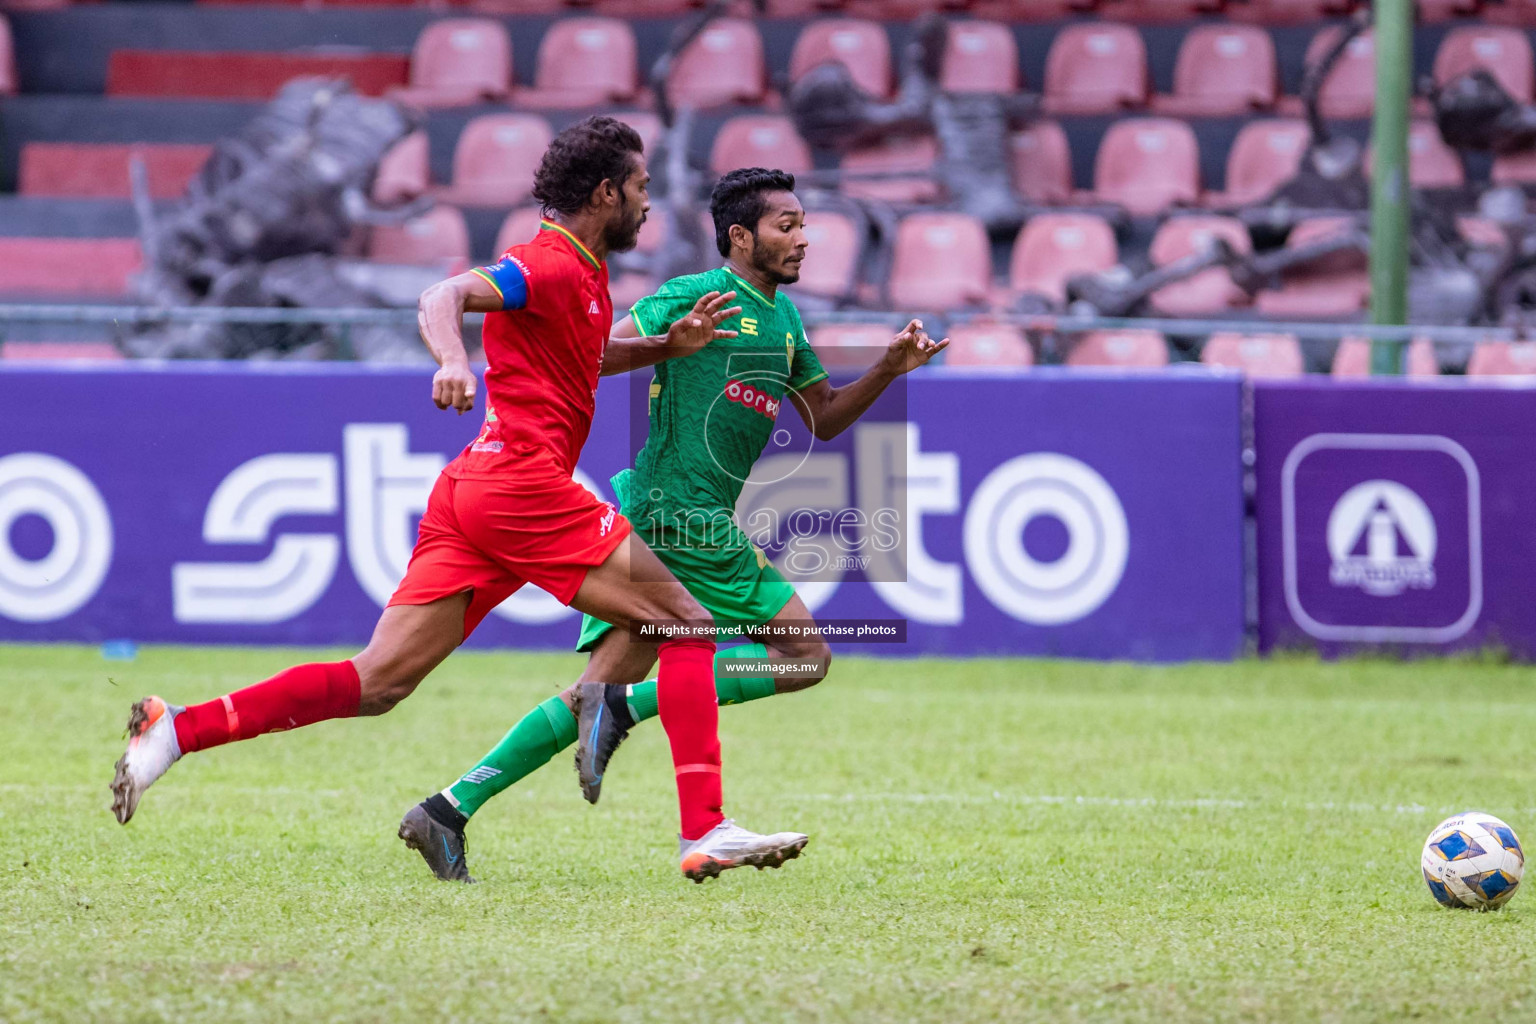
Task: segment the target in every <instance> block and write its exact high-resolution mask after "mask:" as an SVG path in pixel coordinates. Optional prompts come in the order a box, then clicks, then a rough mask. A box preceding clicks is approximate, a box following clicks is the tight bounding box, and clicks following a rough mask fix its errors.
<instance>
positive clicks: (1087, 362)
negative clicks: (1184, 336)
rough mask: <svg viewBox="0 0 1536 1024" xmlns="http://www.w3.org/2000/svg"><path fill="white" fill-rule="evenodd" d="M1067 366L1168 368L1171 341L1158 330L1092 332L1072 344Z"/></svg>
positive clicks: (1068, 353)
mask: <svg viewBox="0 0 1536 1024" xmlns="http://www.w3.org/2000/svg"><path fill="white" fill-rule="evenodd" d="M1065 361H1066V364H1067V365H1068V366H1113V367H1119V368H1121V369H1126V370H1131V369H1148V370H1155V369H1158V368H1160V367H1163V366H1167V365H1168V342H1167V341H1166V340H1164V338H1163V336H1162V334H1161V333H1160V332H1158V331H1148V330H1128V331H1089V332H1087V333H1086V334H1083V335H1082V336H1080V337H1079V338H1078V339H1077V340H1076V341H1074V342H1071V343H1070V347H1069V348H1068V349H1067V358H1066V360H1065Z"/></svg>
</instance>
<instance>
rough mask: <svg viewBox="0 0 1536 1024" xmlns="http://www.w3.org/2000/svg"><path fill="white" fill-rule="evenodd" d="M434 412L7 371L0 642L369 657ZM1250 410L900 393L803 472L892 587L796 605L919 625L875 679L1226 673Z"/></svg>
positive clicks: (435, 435)
mask: <svg viewBox="0 0 1536 1024" xmlns="http://www.w3.org/2000/svg"><path fill="white" fill-rule="evenodd" d="M429 393H430V392H429V374H428V373H427V372H425V371H423V370H421V369H417V368H411V369H405V368H367V367H359V366H352V365H347V366H341V365H296V364H295V365H273V364H265V365H256V364H242V365H210V364H178V365H170V366H158V367H156V366H147V365H127V366H122V367H112V368H94V367H90V368H79V369H73V368H60V367H35V368H33V367H6V368H4V369H3V370H0V640H14V641H26V640H36V641H44V640H49V641H51V640H76V641H106V640H113V639H129V640H135V641H150V642H184V643H210V642H211V643H296V644H321V643H324V644H331V643H337V644H359V643H362V642H363V641H365V640H366V639H367V637H368V635H369V632H370V630H371V628H372V626H373V624H374V622H375V620H376V619H377V617H378V615H379V610H380V608H381V607H382V605H383V604H384V602H385V601H386V600H387V599H388V597H389V595H390V593H391V592H392V590H393V588H394V586H395V584H396V583H397V582H398V580H399V579H400V577H401V575H402V574H403V572H404V570H405V566H406V561H407V559H408V557H409V555H410V551H411V546H412V544H413V542H414V538H415V529H416V523H417V521H418V519H419V517H420V514H421V511H422V509H423V508H424V505H425V501H426V496H427V493H428V491H429V490H430V486H431V483H432V481H433V479H434V478H435V477H436V475H437V473H438V471H439V470H440V469H441V467H442V466H443V465H444V463H445V462H446V461H447V460H448V459H449V458H451V457H452V456H453V455H454V454H456V453H457V452H458V451H459V450H460V449H461V448H462V446H463V445H464V444H465V443H466V442H468V441H469V440H471V439H472V438H473V436H474V434H475V432H476V430H477V428H478V425H479V419H478V415H475V416H466V417H463V418H460V417H458V416H455V415H453V414H451V413H444V412H439V411H438V410H437V409H435V408H434V407H433V406H432V404H431V402H430V400H429ZM642 393H643V389H642ZM630 394H631V392H630V391H629V390H627V389H626V388H625V386H624V384H623V382H622V379H616V380H612V381H605V382H604V384H603V386H602V388H601V389H600V391H599V396H598V415H597V419H596V422H595V424H594V428H593V431H592V436H591V439H590V440H589V442H588V444H587V448H586V451H585V453H584V454H583V457H582V460H581V465H580V469H579V471H578V474H577V477H578V479H579V480H581V481H582V482H583V483H584V484H586V485H587V486H588V487H590V488H592V489H593V490H595V491H596V492H598V493H599V494H600V495H601V496H603V497H604V498H611V497H612V494H611V489H610V486H609V483H608V478H609V476H610V475H611V474H612V473H614V472H615V471H617V470H619V469H621V468H623V467H625V466H627V465H628V464H629V462H630V459H631V458H632V457H633V454H634V451H635V447H636V445H637V444H638V442H639V438H638V437H637V436H636V434H635V430H634V427H633V423H632V417H631V416H630ZM1241 406H1242V399H1241V386H1240V384H1239V382H1238V380H1237V379H1236V378H1235V377H1231V376H1223V375H1219V374H1203V373H1195V374H1190V375H1188V376H1185V375H1158V376H1137V375H1129V376H1123V375H1113V374H1106V375H1096V374H1083V373H1066V372H1054V371H1050V370H1036V371H1030V372H1028V373H1023V374H1016V375H1008V376H994V375H979V374H978V375H969V374H964V373H960V372H936V371H929V372H925V373H922V374H918V375H914V376H913V377H912V378H907V379H906V381H905V391H904V395H903V402H902V405H901V410H902V411H901V413H900V415H899V417H897V418H895V419H894V420H893V419H892V418H891V417H886V418H884V419H879V418H874V417H871V418H870V419H869V420H868V421H867V422H866V421H861V422H860V423H859V424H856V425H855V426H854V427H853V428H852V429H850V430H849V431H847V432H846V434H845V435H844V437H843V438H841V439H840V440H839V443H837V444H833V445H830V446H827V447H826V448H825V450H823V451H819V452H818V453H817V459H816V460H813V461H812V462H811V463H806V464H807V465H813V468H814V473H812V474H811V475H812V476H813V477H814V478H815V481H816V486H817V488H819V490H817V491H816V493H818V494H820V495H821V498H820V499H818V500H821V501H823V506H822V507H827V506H833V507H835V506H837V505H839V504H846V503H848V502H850V501H853V500H856V499H857V500H862V498H860V497H859V496H861V495H867V494H874V495H877V496H881V497H882V500H884V501H885V502H886V503H887V504H889V503H891V502H894V503H895V504H897V505H899V506H900V507H901V509H902V515H903V516H904V519H903V520H902V521H903V523H904V532H905V543H904V546H903V548H902V555H901V565H899V566H898V568H899V572H897V573H895V574H894V575H892V574H891V573H890V572H885V573H884V574H883V575H882V574H880V573H876V572H873V571H870V570H869V569H868V568H867V563H868V561H869V560H868V559H864V560H862V561H858V560H856V561H854V562H851V563H849V565H848V567H847V571H844V572H840V573H836V574H833V575H831V576H829V577H826V578H820V579H818V580H817V581H816V582H814V583H809V584H805V585H802V586H801V588H800V590H801V595H802V597H803V598H804V599H805V601H806V603H807V604H808V605H809V606H810V607H811V609H812V611H813V612H815V614H816V615H817V617H818V618H819V619H842V620H860V619H863V620H873V619H879V620H904V621H905V623H906V625H905V642H904V643H900V644H886V645H882V646H877V647H867V648H860V649H859V650H861V651H863V652H866V653H875V654H888V655H913V654H1028V655H1059V656H1070V657H1090V658H1135V659H1151V660H1185V659H1196V658H1202V659H1213V658H1230V657H1232V656H1233V655H1234V654H1236V653H1238V652H1239V651H1240V650H1241V648H1242V645H1243V642H1244V632H1243V630H1244V615H1243V595H1244V585H1243V573H1242V564H1243V560H1242V535H1243V503H1242V489H1241V476H1242V471H1241V452H1240V449H1241V445H1240V438H1241ZM642 419H643V417H642ZM794 419H796V417H794V416H793V415H789V416H784V417H781V418H780V420H779V423H780V424H781V425H784V424H785V423H786V421H787V420H794ZM783 433H785V435H786V437H787V436H788V433H789V431H788V430H786V431H784V432H783ZM786 443H787V442H786ZM801 461H802V462H804V458H803V457H801ZM804 475H805V471H802V477H803V476H804ZM797 486H798V487H799V489H800V492H802V493H801V496H800V497H796V498H795V499H794V500H797V501H804V500H805V499H804V494H803V492H805V487H806V486H807V485H806V483H805V480H804V479H800V480H798V481H797ZM773 553H774V552H772V551H770V554H773ZM885 568H886V569H887V570H888V569H889V568H890V566H889V564H887V565H886V566H885ZM577 625H578V619H577V617H576V615H575V614H574V613H573V612H571V611H570V610H569V609H566V608H564V607H562V606H560V605H559V604H558V603H556V602H555V601H554V600H553V599H552V598H550V597H549V596H548V595H547V594H544V593H542V592H540V591H537V590H535V589H533V588H525V590H524V591H522V592H520V593H518V594H516V595H514V596H513V597H512V598H511V599H510V600H509V601H508V602H507V603H506V604H504V605H502V606H501V607H500V608H498V609H497V610H496V612H495V613H493V614H492V615H491V616H490V617H489V618H488V619H487V620H486V621H485V623H484V624H483V625H482V626H481V628H480V629H479V630H478V631H477V633H476V634H475V636H474V637H473V638H471V641H470V642H471V643H472V644H475V645H479V646H502V647H540V648H565V647H569V646H572V645H573V644H574V641H575V638H576V633H577Z"/></svg>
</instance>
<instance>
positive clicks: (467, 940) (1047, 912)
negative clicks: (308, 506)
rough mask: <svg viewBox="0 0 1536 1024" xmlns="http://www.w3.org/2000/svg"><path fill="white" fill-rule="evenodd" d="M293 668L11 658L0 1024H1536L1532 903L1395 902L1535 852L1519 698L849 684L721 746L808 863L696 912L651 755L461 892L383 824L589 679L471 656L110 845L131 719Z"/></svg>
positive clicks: (1086, 668)
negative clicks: (1488, 838)
mask: <svg viewBox="0 0 1536 1024" xmlns="http://www.w3.org/2000/svg"><path fill="white" fill-rule="evenodd" d="M316 656H317V654H316V652H308V651H292V650H246V649H187V648H152V649H148V650H145V651H143V652H141V654H140V656H139V658H138V659H137V660H136V661H134V662H131V663H123V662H107V661H103V660H102V659H101V658H100V656H99V655H98V653H97V652H96V651H95V650H94V649H88V648H79V647H27V646H0V686H3V692H4V697H5V706H6V710H7V724H6V728H5V731H4V734H3V739H0V1020H4V1021H7V1022H21V1021H32V1020H58V1021H71V1022H73V1021H113V1022H117V1021H161V1020H163V1021H174V1022H178V1024H185V1022H190V1021H219V1022H236V1021H252V1022H268V1021H275V1020H301V1021H329V1020H338V1021H379V1020H431V1021H474V1020H486V1021H492V1020H495V1021H515V1020H533V1021H603V1022H613V1021H618V1022H627V1021H649V1020H667V1021H676V1020H686V1021H698V1022H710V1021H723V1020H748V1021H753V1022H756V1021H819V1020H878V1021H943V1022H955V1021H993V1020H1069V1021H1070V1020H1095V1021H1097V1020H1133V1021H1182V1020H1190V1021H1205V1020H1254V1021H1263V1020H1274V1021H1291V1020H1346V1021H1354V1020H1399V1019H1402V1018H1404V1017H1423V1018H1425V1019H1428V1020H1435V1021H1440V1020H1447V1019H1472V1018H1477V1019H1481V1020H1516V1019H1523V1020H1529V1019H1532V1018H1533V1017H1536V902H1532V901H1536V896H1533V895H1531V894H1529V893H1522V894H1517V895H1516V896H1515V898H1514V900H1513V902H1512V903H1511V904H1510V905H1509V906H1508V907H1507V908H1506V909H1505V910H1504V911H1502V912H1499V913H1495V914H1474V913H1469V912H1462V911H1450V910H1444V909H1442V908H1440V907H1439V906H1438V905H1436V904H1435V903H1434V902H1433V900H1432V899H1431V898H1430V896H1429V894H1428V893H1427V891H1426V890H1425V888H1424V884H1423V882H1422V880H1421V879H1420V877H1419V868H1418V855H1419V847H1420V844H1421V843H1422V842H1423V839H1424V836H1425V835H1426V834H1427V832H1428V830H1429V828H1430V827H1431V826H1432V825H1434V824H1435V823H1436V822H1437V821H1439V820H1440V819H1441V818H1442V817H1444V816H1446V815H1447V814H1450V813H1453V812H1455V811H1457V810H1462V809H1466V808H1468V807H1475V808H1477V809H1481V810H1486V811H1489V812H1491V813H1494V814H1497V815H1499V816H1501V817H1504V818H1505V819H1506V820H1507V821H1509V822H1510V824H1511V825H1513V826H1514V827H1515V829H1516V830H1517V831H1518V832H1520V833H1522V834H1523V835H1524V836H1525V838H1526V840H1527V842H1530V841H1536V764H1533V759H1532V756H1531V754H1532V746H1533V736H1536V699H1533V687H1536V670H1533V669H1530V668H1520V667H1509V666H1503V665H1496V664H1485V663H1478V662H1424V663H1417V664H1408V665H1404V664H1396V663H1388V662H1339V663H1333V664H1321V663H1318V662H1315V661H1310V660H1278V661H1272V662H1267V663H1261V662H1248V663H1239V664H1235V665H1191V666H1178V667H1144V666H1130V665H1118V664H1113V665H1104V664H1083V663H1062V662H1028V661H1001V660H997V661H965V662H960V661H932V660H928V661H894V662H892V661H871V660H861V659H855V658H845V659H842V660H840V661H839V662H838V663H837V664H836V665H835V666H834V667H833V670H832V675H831V677H830V679H829V680H828V681H827V682H825V683H823V684H822V685H821V686H819V687H817V688H816V689H814V690H811V691H809V692H807V693H803V694H796V695H792V696H787V697H780V698H776V699H773V700H768V701H760V702H757V703H754V704H751V705H748V706H745V707H739V708H727V709H724V710H723V711H722V713H721V725H722V733H723V737H724V741H725V755H726V759H725V765H726V787H725V793H726V808H727V811H728V812H729V813H732V814H734V815H736V816H737V817H738V818H739V819H740V820H741V821H742V823H743V824H745V825H747V826H748V827H751V828H757V829H789V828H793V829H798V830H801V831H805V832H808V833H810V834H811V837H812V838H811V843H810V845H809V847H808V848H807V849H806V853H805V856H803V857H802V858H801V859H800V860H798V861H794V862H791V863H789V864H787V865H785V867H784V868H783V869H781V870H779V871H765V872H761V873H759V872H755V871H746V870H742V871H734V872H729V873H727V874H726V875H724V876H723V877H722V878H720V879H718V880H716V881H713V882H709V883H706V884H704V885H701V886H695V885H692V884H690V883H687V882H685V881H684V880H683V879H682V878H681V877H680V876H679V875H678V872H677V868H676V863H675V857H676V845H675V843H676V840H675V838H674V832H675V829H676V821H675V807H674V803H673V797H672V793H671V780H670V778H669V775H670V772H669V771H668V761H667V757H666V745H665V740H664V737H663V734H662V731H661V729H660V728H659V723H654V722H653V723H647V724H646V725H643V726H641V727H640V728H639V729H637V731H636V732H635V733H634V734H633V736H632V738H631V741H630V743H629V744H627V745H626V747H625V749H624V750H623V751H621V752H620V753H619V754H618V756H617V757H616V758H615V760H614V763H613V766H612V768H611V770H610V772H609V775H608V779H607V780H606V781H605V784H604V787H603V800H602V803H601V804H600V805H599V806H597V807H595V808H593V807H588V806H587V805H586V804H585V803H584V802H583V801H582V800H581V797H580V793H579V791H578V789H577V785H576V779H575V775H574V773H573V772H572V770H571V763H570V759H569V755H568V754H562V755H561V756H560V757H559V758H558V759H557V761H556V762H555V763H554V764H553V765H551V766H550V767H548V768H545V769H543V770H542V771H541V772H539V773H538V774H536V775H535V776H533V777H532V778H530V779H528V780H526V781H525V783H524V784H522V785H520V786H518V787H516V788H514V789H513V790H511V791H510V792H509V793H507V794H506V795H504V796H503V797H502V798H501V799H499V800H498V801H496V802H494V803H492V804H491V805H490V806H489V807H487V809H486V810H485V811H484V812H483V813H482V814H481V815H480V816H479V817H478V818H477V819H476V820H475V822H474V823H473V825H472V826H471V828H470V848H469V854H470V864H471V867H472V869H473V871H474V872H475V874H476V875H477V876H479V877H480V879H481V880H482V882H483V884H481V885H478V886H469V887H466V886H458V885H448V884H443V883H439V882H436V881H434V880H432V879H431V878H430V877H429V876H428V874H427V872H426V869H425V868H424V866H423V865H422V863H421V861H420V860H419V858H418V857H417V856H416V854H414V853H410V852H409V851H407V850H406V849H404V847H403V845H402V844H401V843H400V842H399V841H398V840H397V839H396V838H395V835H394V832H395V827H396V824H397V822H398V821H399V818H400V815H401V814H402V813H403V812H404V811H405V809H406V808H407V807H409V806H410V805H411V804H412V803H414V802H415V801H416V800H419V799H420V798H421V797H423V796H425V795H426V794H427V793H428V792H431V791H432V790H434V789H437V788H440V787H441V786H443V785H445V784H447V783H448V782H450V781H452V779H453V778H454V777H455V775H456V774H457V773H458V772H459V771H461V770H463V769H465V768H466V767H467V766H469V765H470V764H472V763H473V761H474V760H475V758H476V757H478V756H479V754H480V753H481V752H482V751H483V750H484V749H486V748H487V747H488V746H489V745H490V744H491V743H492V742H494V741H495V740H496V739H497V738H498V737H499V736H500V734H501V732H502V731H503V730H504V728H505V727H506V726H507V725H508V724H509V723H511V722H512V721H513V720H514V719H515V718H516V716H518V715H519V714H521V713H522V712H523V711H524V710H525V709H527V708H528V707H530V706H531V705H532V704H533V703H534V702H535V701H537V700H539V699H541V698H543V697H545V696H547V695H548V694H550V693H552V692H554V690H555V689H556V688H557V687H558V686H559V685H561V684H563V683H564V682H565V681H567V680H569V679H571V678H573V676H574V674H575V673H576V672H577V670H578V668H579V665H580V661H579V660H578V659H577V658H576V657H575V656H570V655H533V654H510V653H508V654H460V655H457V656H455V657H454V658H452V659H450V661H449V662H448V664H447V665H445V666H444V667H443V669H441V670H440V671H439V672H438V673H437V675H436V676H434V677H433V678H431V679H429V680H428V681H427V682H426V683H425V684H424V685H423V687H422V688H421V690H420V691H419V692H418V693H417V694H416V696H415V697H413V698H412V699H411V700H409V701H407V702H406V703H405V704H403V705H402V706H401V707H400V708H399V709H398V710H397V711H395V712H394V713H392V714H390V715H389V716H387V717H385V718H382V719H374V720H364V721H355V722H332V723H326V724H324V725H321V726H318V727H315V728H312V729H308V730H305V731H303V732H302V733H296V734H293V735H282V736H269V737H263V738H261V739H258V740H256V741H254V742H250V743H243V744H239V745H236V746H232V747H228V748H224V749H220V750H216V751H211V752H209V753H206V754H201V755H196V756H193V757H191V758H189V759H188V760H187V761H185V762H183V763H181V764H179V765H177V766H176V767H174V768H173V769H172V770H171V772H170V774H169V775H168V776H167V777H166V778H165V779H164V780H163V781H162V782H161V783H160V784H159V785H157V786H156V787H155V788H154V789H152V790H151V791H150V792H149V794H148V795H147V797H146V798H145V800H144V802H143V804H142V805H141V806H140V808H139V814H138V816H137V818H136V819H135V820H134V821H133V822H132V824H130V825H129V826H128V827H127V828H120V827H118V826H117V825H116V824H115V823H114V821H113V820H112V817H111V815H110V813H108V811H107V804H108V800H109V797H108V793H107V782H108V780H109V778H110V775H111V767H112V762H113V761H114V760H115V759H116V757H117V755H118V753H119V752H120V750H121V742H122V741H121V739H120V733H121V730H122V727H123V722H124V720H125V718H126V713H127V708H128V704H129V702H130V701H131V700H132V699H134V698H136V697H139V696H141V695H142V694H144V693H147V692H159V693H161V694H163V695H164V696H166V697H168V698H170V699H172V700H176V701H178V702H187V701H194V700H202V699H206V698H208V697H210V696H213V695H215V694H218V693H222V692H224V691H226V690H229V689H232V688H235V687H237V686H241V685H245V684H247V683H249V682H252V681H255V680H257V679H260V678H262V677H264V676H266V675H269V674H271V673H272V672H274V671H276V670H278V669H280V668H282V667H284V666H286V665H288V664H290V663H292V662H294V661H296V660H313V659H314V658H315V657H316ZM1531 884H1533V885H1536V880H1533V882H1532V883H1531Z"/></svg>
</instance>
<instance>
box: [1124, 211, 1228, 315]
mask: <svg viewBox="0 0 1536 1024" xmlns="http://www.w3.org/2000/svg"><path fill="white" fill-rule="evenodd" d="M1212 238H1222V239H1225V240H1226V241H1227V242H1228V243H1230V244H1231V246H1232V248H1234V249H1236V250H1237V251H1238V252H1248V251H1249V250H1250V249H1251V248H1252V243H1251V242H1250V240H1249V238H1248V229H1247V228H1246V227H1244V226H1243V223H1242V221H1240V220H1237V219H1236V218H1235V217H1212V216H1195V217H1173V218H1171V219H1169V220H1167V221H1165V222H1164V223H1163V225H1162V227H1160V228H1158V229H1157V234H1156V235H1154V236H1153V238H1152V247H1151V249H1150V251H1149V253H1148V255H1150V256H1151V258H1152V263H1153V264H1154V265H1155V266H1159V267H1162V266H1166V265H1167V264H1169V263H1172V262H1174V261H1175V260H1180V259H1183V258H1184V257H1186V256H1192V255H1195V254H1196V253H1201V252H1204V251H1205V248H1206V246H1208V245H1209V244H1210V240H1211V239H1212ZM1151 303H1152V309H1153V311H1154V312H1156V313H1157V314H1158V315H1160V316H1201V315H1204V314H1207V313H1219V312H1221V311H1222V310H1224V309H1230V308H1232V307H1233V306H1244V305H1247V304H1248V295H1247V293H1246V292H1244V291H1243V290H1242V289H1241V288H1239V287H1238V286H1237V285H1235V284H1233V283H1232V275H1231V274H1230V273H1229V272H1228V271H1227V270H1226V269H1225V268H1224V267H1212V268H1211V269H1209V270H1202V271H1201V272H1200V273H1198V274H1196V275H1195V276H1194V277H1189V278H1185V279H1184V280H1183V281H1177V282H1175V283H1173V284H1170V285H1167V286H1165V287H1163V288H1159V289H1158V290H1157V291H1155V292H1153V293H1152V298H1151Z"/></svg>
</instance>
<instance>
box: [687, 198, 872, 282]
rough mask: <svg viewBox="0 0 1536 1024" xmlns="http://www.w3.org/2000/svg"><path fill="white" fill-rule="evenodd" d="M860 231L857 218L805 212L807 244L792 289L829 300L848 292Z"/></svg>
mask: <svg viewBox="0 0 1536 1024" xmlns="http://www.w3.org/2000/svg"><path fill="white" fill-rule="evenodd" d="M862 231H863V228H862V226H861V225H860V224H859V222H858V221H856V220H854V219H853V218H852V217H849V216H848V215H847V214H843V213H838V212H837V211H835V210H812V211H810V212H809V213H807V214H806V217H805V237H806V240H807V242H808V243H809V244H808V245H807V246H806V249H805V262H804V263H802V264H801V265H800V281H799V283H798V284H796V285H795V290H796V291H804V292H810V293H811V294H813V295H824V296H826V297H828V298H833V299H842V298H846V297H848V296H849V295H852V294H853V290H854V288H855V287H856V286H857V284H858V281H859V258H860V256H862V255H863V252H864V238H863V235H862ZM711 237H713V233H711Z"/></svg>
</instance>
